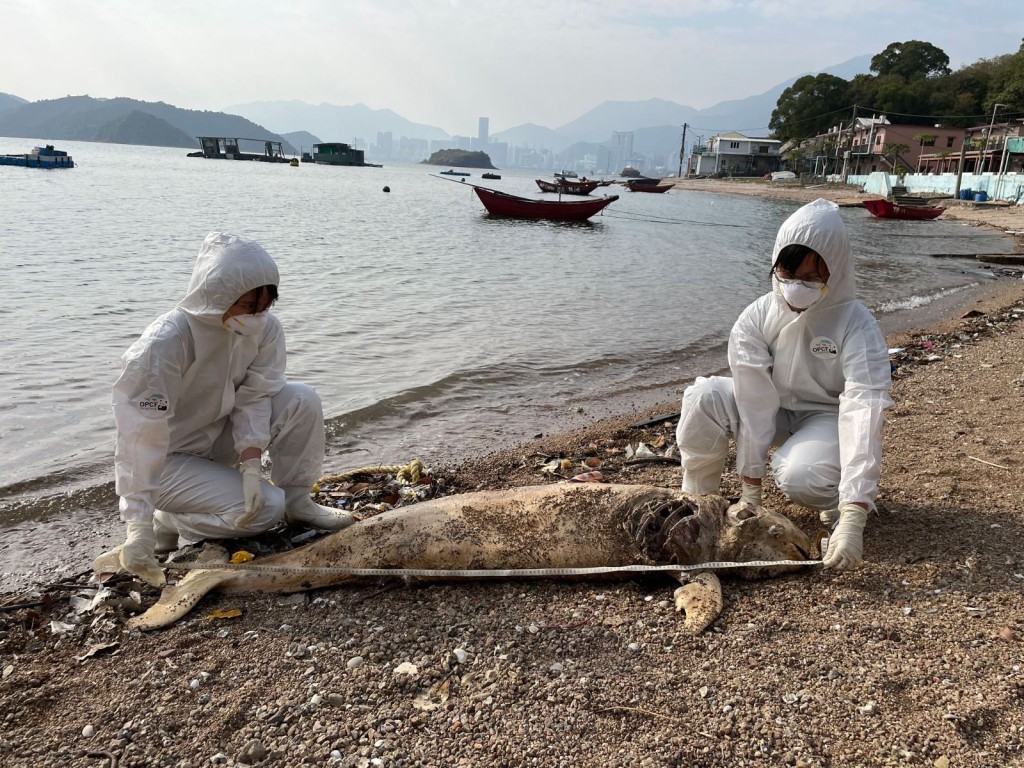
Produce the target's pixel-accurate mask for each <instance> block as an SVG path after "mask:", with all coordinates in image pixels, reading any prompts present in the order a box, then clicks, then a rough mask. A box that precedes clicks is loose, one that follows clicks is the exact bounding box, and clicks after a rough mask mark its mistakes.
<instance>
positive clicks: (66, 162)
mask: <svg viewBox="0 0 1024 768" xmlns="http://www.w3.org/2000/svg"><path fill="white" fill-rule="evenodd" d="M0 165H17V166H21V167H22V168H74V167H75V161H74V160H72V159H71V156H70V155H69V154H68V153H67V152H62V151H61V150H59V149H54V148H53V144H47V145H46V146H44V147H33V148H32V151H31V152H27V153H25V154H23V155H0Z"/></svg>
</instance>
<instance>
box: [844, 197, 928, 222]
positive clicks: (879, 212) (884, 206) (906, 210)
mask: <svg viewBox="0 0 1024 768" xmlns="http://www.w3.org/2000/svg"><path fill="white" fill-rule="evenodd" d="M863 203H864V207H865V208H867V209H868V210H869V211H870V212H871V215H872V216H877V217H878V218H880V219H919V220H920V219H936V218H938V217H939V216H941V215H942V212H943V211H944V210H946V209H945V208H943V207H941V206H930V205H899V204H897V203H894V202H892V201H891V200H882V199H878V200H864V201H863Z"/></svg>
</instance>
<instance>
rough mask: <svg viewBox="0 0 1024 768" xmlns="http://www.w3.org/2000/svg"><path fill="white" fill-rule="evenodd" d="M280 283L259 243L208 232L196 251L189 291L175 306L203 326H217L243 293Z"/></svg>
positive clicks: (267, 255)
mask: <svg viewBox="0 0 1024 768" xmlns="http://www.w3.org/2000/svg"><path fill="white" fill-rule="evenodd" d="M279 282H280V277H279V275H278V272H277V264H275V263H274V260H273V259H272V258H270V254H269V253H267V252H266V251H265V250H264V249H263V246H261V245H260V244H259V243H257V242H255V241H253V240H250V239H249V238H247V237H239V236H237V235H226V234H224V233H222V232H211V233H210V234H208V235H207V236H206V238H205V239H204V240H203V244H202V246H201V247H200V248H199V256H198V257H197V258H196V263H195V267H194V268H193V269H192V278H191V280H189V284H188V292H187V293H186V294H185V298H183V299H182V300H181V301H180V302H178V307H179V308H180V309H181V310H183V311H184V312H186V313H188V314H189V315H191V316H192V317H195V318H198V319H200V320H202V321H203V322H204V323H207V324H211V325H220V324H221V318H222V317H223V315H224V313H225V312H227V311H228V309H230V308H231V305H232V304H234V303H235V302H236V301H238V299H239V298H241V297H242V295H243V294H246V293H248V292H249V291H251V290H253V289H254V288H259V287H261V286H264V285H277V284H278V283H279Z"/></svg>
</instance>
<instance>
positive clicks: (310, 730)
mask: <svg viewBox="0 0 1024 768" xmlns="http://www.w3.org/2000/svg"><path fill="white" fill-rule="evenodd" d="M996 282H997V285H995V286H993V287H992V288H991V290H990V291H989V293H988V294H987V295H985V296H984V297H976V298H975V299H972V303H971V304H970V306H962V307H960V308H959V309H958V310H957V311H956V314H955V315H954V316H952V317H951V318H950V319H948V320H947V321H945V322H941V323H936V324H934V325H933V326H931V327H929V328H927V329H920V330H916V331H912V332H907V333H902V334H900V335H898V336H891V337H890V339H889V343H890V345H891V346H892V347H900V348H903V350H904V351H903V352H901V353H897V354H895V355H894V360H895V361H896V362H897V364H898V368H897V371H896V377H895V380H894V385H893V397H894V400H895V402H896V405H895V407H894V408H893V409H892V410H891V411H890V418H889V420H888V423H887V424H886V427H885V460H884V467H883V475H882V486H881V487H882V490H881V493H880V496H879V514H878V515H876V516H874V517H873V518H872V519H871V520H870V522H869V527H868V530H867V533H866V537H865V559H866V563H865V565H864V567H863V568H862V569H860V570H857V571H854V572H849V573H843V574H829V573H823V572H821V571H820V570H819V569H817V568H814V569H810V570H808V571H807V572H805V573H801V574H796V575H791V576H786V577H783V578H779V579H774V580H770V581H763V582H741V581H737V580H734V579H730V578H729V577H728V576H725V577H723V579H722V580H723V586H724V591H725V610H724V612H723V614H722V616H721V617H720V618H719V619H718V620H717V621H716V622H715V623H714V624H713V625H712V627H711V628H710V629H709V630H708V631H707V632H706V633H704V634H703V635H701V636H698V637H691V636H689V635H687V634H686V633H685V632H683V631H682V628H681V622H680V619H679V617H678V616H677V614H675V613H674V611H673V608H672V605H671V598H672V585H671V583H669V582H668V580H667V579H660V578H650V579H627V580H623V581H603V582H602V581H585V582H579V583H567V582H555V581H529V582H526V581H520V582H496V583H483V582H475V583H461V584H457V585H456V584H444V585H431V586H416V587H410V586H403V585H395V584H386V583H375V584H367V585H366V586H362V587H347V588H341V589H336V590H325V591H321V592H316V593H309V594H302V595H294V596H287V597H285V596H280V595H245V596H220V595H211V596H209V597H207V598H205V599H204V600H203V602H202V603H201V604H200V605H199V606H198V607H197V609H196V610H195V611H193V613H192V614H190V615H189V616H188V617H186V618H185V619H184V620H182V621H181V622H179V623H178V624H177V625H175V626H174V627H171V628H169V629H166V630H163V631H159V632H154V633H151V634H147V635H141V634H138V633H134V634H133V633H126V632H124V631H123V629H122V626H123V621H124V619H125V618H126V616H128V615H131V614H133V613H135V612H137V611H136V610H135V609H133V608H131V607H125V606H122V607H119V608H108V609H107V610H97V611H94V612H92V613H85V614H83V618H82V620H81V623H79V624H73V625H71V626H70V628H69V629H68V631H66V632H61V631H60V630H61V629H62V627H61V626H60V625H59V624H58V625H52V624H51V621H53V620H57V621H62V620H64V619H65V618H66V613H67V611H68V609H69V607H70V603H69V596H70V595H71V594H73V593H74V589H73V586H74V585H76V584H78V583H79V582H76V581H75V580H73V579H69V580H67V582H66V584H67V585H69V586H68V587H67V588H63V587H61V586H59V585H50V587H49V588H48V589H45V590H41V591H40V593H37V594H29V595H20V596H6V600H5V602H3V603H0V674H2V678H0V701H2V702H3V706H2V707H0V724H2V725H0V765H2V766H5V767H6V766H12V767H15V766H16V767H19V768H20V767H21V766H25V767H26V768H36V767H37V766H50V765H54V766H56V765H60V766H93V767H96V768H99V767H102V766H114V765H116V766H120V767H121V768H125V767H126V766H176V767H177V768H185V767H186V766H192V767H193V768H199V766H212V765H226V766H240V765H261V766H262V765H268V766H269V765H275V766H304V765H317V766H327V765H337V766H473V767H476V766H508V767H510V768H511V767H512V766H573V767H574V768H575V767H576V766H641V767H646V766H651V767H654V766H659V767H660V766H707V767H710V766H716V767H717V766H722V767H723V768H724V767H725V766H730V767H731V766H806V767H810V766H820V767H825V766H834V767H836V768H839V767H840V766H842V767H846V766H935V767H936V768H941V767H942V766H1011V765H1024V671H1022V664H1024V659H1022V649H1024V647H1022V637H1024V552H1022V550H1021V544H1020V542H1021V541H1022V540H1024V500H1022V497H1021V491H1020V488H1021V486H1022V483H1021V472H1022V460H1021V455H1022V445H1021V443H1022V442H1024V432H1022V429H1021V424H1020V417H1019V413H1020V410H1021V404H1022V399H1024V324H1022V322H1021V320H1022V318H1024V283H1022V282H1021V281H1019V280H1005V279H1004V280H999V281H996ZM967 310H969V311H967ZM676 407H677V406H676V404H675V403H669V404H666V405H665V406H664V408H661V409H653V410H651V411H649V412H646V413H636V414H624V415H622V416H621V417H619V418H614V419H607V420H603V421H600V422H596V423H594V424H593V425H591V426H588V427H586V428H585V429H582V430H579V431H576V432H572V433H568V434H558V435H545V436H541V437H539V438H538V439H537V440H535V441H534V442H533V443H531V444H529V445H524V446H520V447H517V448H515V449H511V450H506V451H502V452H499V453H495V454H493V455H490V456H484V457H480V458H479V459H476V460H473V461H469V462H466V463H463V464H461V465H459V466H454V467H440V468H433V474H434V475H435V477H437V478H438V479H440V480H441V481H442V482H443V483H444V484H445V486H446V487H447V488H448V489H449V490H452V491H459V490H473V489H476V488H497V487H509V486H517V485H523V484H528V483H538V482H551V481H553V479H552V478H550V477H545V476H544V475H542V474H541V472H540V471H539V466H540V465H541V464H542V463H543V462H544V461H545V460H546V459H549V458H551V457H566V458H570V459H572V460H573V462H574V463H578V460H580V459H582V457H583V456H585V455H586V454H588V453H591V454H592V453H596V454H597V456H598V457H600V458H601V459H602V461H603V462H604V464H603V466H602V467H601V471H602V472H603V473H604V474H605V475H606V478H607V479H609V480H612V481H615V482H630V483H649V484H655V485H664V486H666V487H675V486H676V485H677V484H678V482H679V470H678V467H676V466H674V465H670V464H666V463H650V464H630V463H627V462H626V460H625V453H624V451H625V448H626V446H627V445H632V446H635V445H636V444H637V443H638V442H644V443H645V444H646V445H648V446H650V447H651V448H652V449H654V451H655V452H657V453H664V452H665V451H666V450H667V449H668V448H669V447H670V446H671V443H672V439H673V437H672V436H673V434H674V428H675V420H674V419H666V420H664V421H659V422H656V423H653V424H650V425H648V426H643V427H640V426H635V425H636V424H637V423H638V422H640V421H642V420H644V419H646V418H650V417H658V416H661V415H664V414H666V409H667V412H668V413H671V412H673V411H674V410H675V408H676ZM554 480H557V479H554ZM737 487H738V481H737V479H736V477H735V474H734V473H732V472H731V471H730V472H729V473H728V474H727V476H726V478H725V490H726V492H730V491H735V490H736V488H737ZM767 503H768V504H769V505H770V506H773V507H775V508H778V509H781V510H783V511H785V512H786V513H787V514H789V515H790V516H791V517H792V518H793V519H794V520H795V521H797V522H798V523H799V524H800V525H801V526H802V527H803V528H804V529H805V530H806V531H808V532H813V531H814V530H815V529H816V528H817V527H818V526H817V523H816V517H815V515H814V513H812V512H811V511H809V510H806V509H803V508H800V507H797V506H794V505H789V504H787V503H785V501H784V499H782V498H781V497H780V496H778V495H777V493H775V492H774V491H769V494H768V497H767ZM121 586H122V587H125V586H126V585H125V583H123V582H122V583H121ZM155 596H156V593H155V592H154V591H152V590H148V589H142V590H140V599H141V602H142V603H143V604H146V605H148V604H149V603H150V602H151V601H152V600H153V599H155ZM32 603H35V604H32ZM18 605H21V606H22V607H20V608H19V607H17V606H18ZM218 609H219V610H221V611H225V612H230V611H232V610H233V609H239V610H240V613H241V615H239V616H236V617H233V618H231V617H229V618H220V619H218V618H214V616H215V614H214V611H217V610H218ZM229 615H230V614H229ZM54 630H56V632H55V631H54Z"/></svg>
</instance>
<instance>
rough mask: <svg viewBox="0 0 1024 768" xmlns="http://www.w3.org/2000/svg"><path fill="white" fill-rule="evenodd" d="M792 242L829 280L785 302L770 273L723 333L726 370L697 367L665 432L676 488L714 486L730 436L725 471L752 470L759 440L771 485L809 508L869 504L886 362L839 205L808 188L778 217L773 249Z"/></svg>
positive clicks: (760, 465) (761, 465)
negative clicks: (768, 286) (675, 466)
mask: <svg viewBox="0 0 1024 768" xmlns="http://www.w3.org/2000/svg"><path fill="white" fill-rule="evenodd" d="M794 243H797V244H801V245H805V246H807V247H808V248H811V249H812V250H814V251H815V252H816V253H818V254H819V255H820V256H821V257H822V258H823V259H824V260H825V263H826V264H827V265H828V269H829V279H828V290H827V291H826V292H825V294H824V295H823V296H822V297H821V298H820V299H819V300H818V301H817V302H815V303H814V304H812V305H811V306H810V307H809V308H808V309H806V310H804V311H802V312H794V311H793V310H792V309H790V308H789V306H788V305H787V304H786V302H785V301H784V300H783V298H782V294H781V292H780V290H779V288H778V285H777V284H774V281H773V290H772V292H771V293H768V294H766V295H764V296H761V297H760V298H759V299H757V300H756V301H755V302H754V303H752V304H750V305H749V306H748V307H747V308H746V309H745V310H744V311H743V313H742V314H741V315H740V317H739V319H738V320H737V321H736V323H735V325H734V326H733V329H732V332H731V334H730V336H729V369H730V372H731V373H732V378H728V377H721V376H712V377H709V378H704V377H699V378H697V380H696V381H695V382H694V384H693V385H691V386H690V387H688V388H687V389H686V391H685V393H684V394H683V401H682V410H681V414H680V420H679V426H678V427H677V429H676V441H677V443H678V444H679V450H680V454H681V456H682V468H683V491H685V492H689V493H698V494H703V493H717V492H718V486H719V482H720V480H721V476H722V472H723V470H724V468H725V462H726V458H727V456H728V449H729V441H728V438H729V435H730V434H731V435H733V436H734V437H735V439H736V471H737V473H738V474H739V475H741V476H745V477H754V478H762V477H764V475H765V463H766V460H767V456H768V450H769V448H770V447H771V446H772V445H778V446H779V447H778V449H777V450H776V452H775V454H774V456H773V458H772V471H773V474H774V476H775V483H776V485H777V486H778V487H779V488H780V489H781V490H782V491H783V492H784V493H785V494H786V495H787V496H788V497H789V498H790V499H791V500H793V501H795V502H797V503H799V504H803V505H805V506H808V507H810V508H812V509H819V510H823V509H831V508H834V507H836V506H838V505H839V504H845V503H848V502H858V503H863V504H866V505H867V507H868V509H872V510H873V509H874V506H875V495H876V493H877V491H878V479H879V475H880V473H881V460H882V423H883V413H884V411H885V409H886V408H888V407H889V406H891V405H892V400H891V398H890V397H889V386H890V383H891V369H890V365H889V358H888V349H887V347H886V343H885V338H884V337H883V336H882V332H881V329H880V328H879V327H878V323H877V322H876V321H875V319H874V317H873V316H872V315H871V312H870V311H869V310H868V309H867V307H865V306H864V305H863V304H861V303H860V302H859V301H857V300H856V299H855V298H854V296H855V294H856V281H855V278H854V272H853V259H852V254H851V249H850V241H849V238H848V237H847V235H846V230H845V227H844V226H843V221H842V218H841V217H840V215H839V207H838V206H837V205H836V204H835V203H832V202H829V201H827V200H822V199H819V200H815V201H814V202H812V203H808V204H807V205H805V206H803V207H801V208H800V209H799V210H797V211H796V212H795V213H794V214H793V215H792V216H790V217H789V218H788V219H787V220H786V221H785V222H784V223H783V225H782V227H781V228H780V229H779V233H778V236H777V237H776V240H775V248H774V250H773V252H772V266H773V267H774V265H775V262H776V260H777V259H778V256H779V252H780V251H781V250H782V249H783V248H785V247H786V246H787V245H790V244H794Z"/></svg>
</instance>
